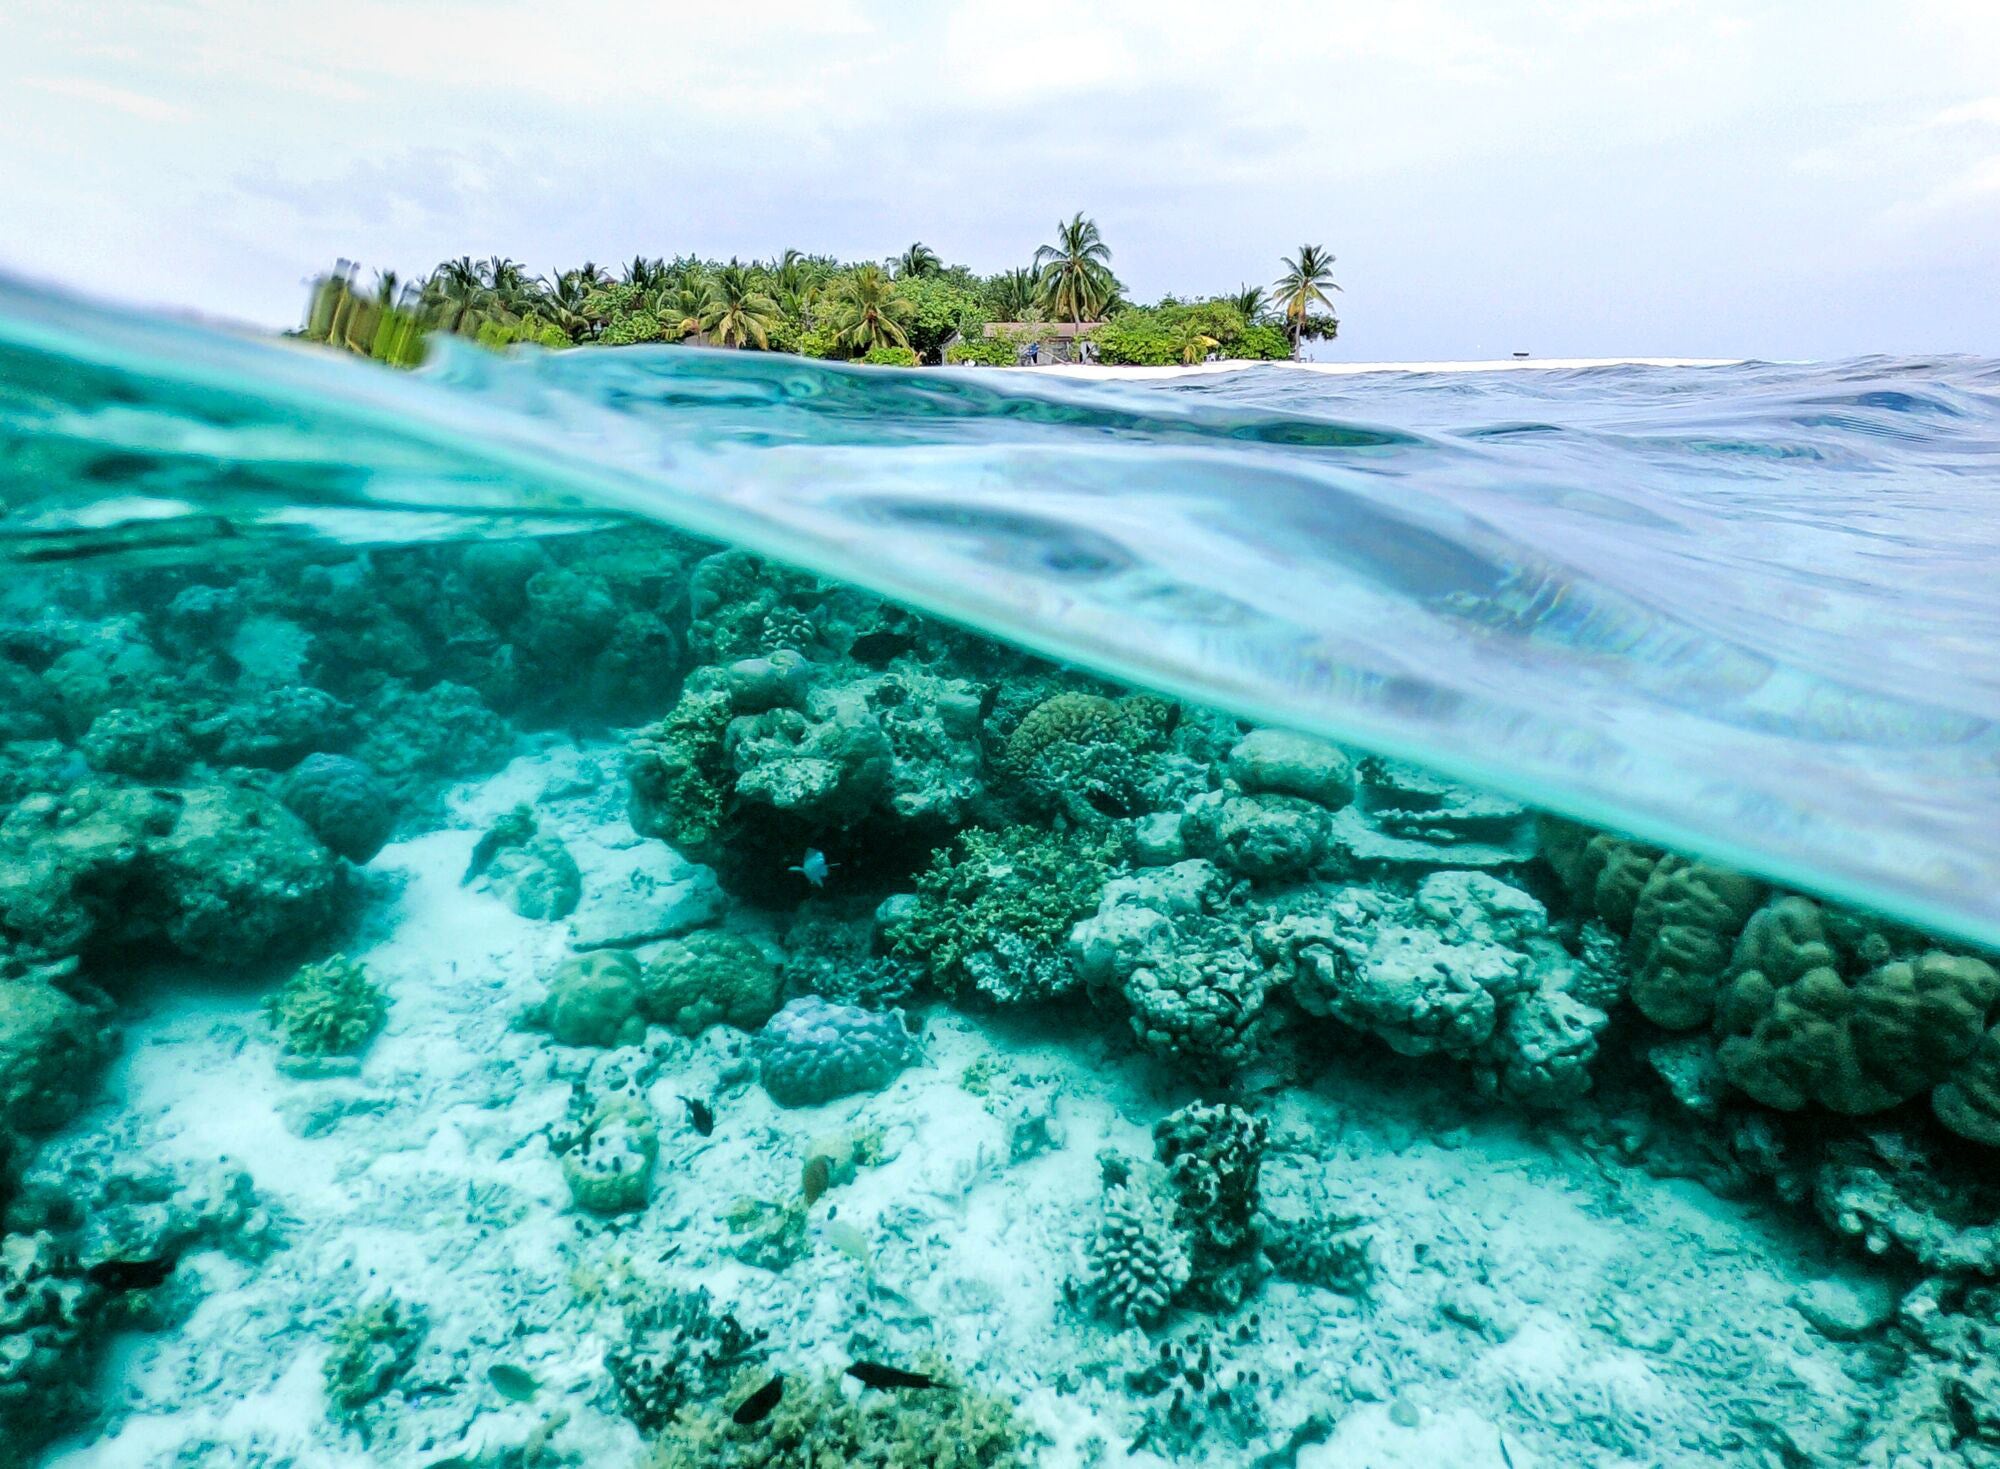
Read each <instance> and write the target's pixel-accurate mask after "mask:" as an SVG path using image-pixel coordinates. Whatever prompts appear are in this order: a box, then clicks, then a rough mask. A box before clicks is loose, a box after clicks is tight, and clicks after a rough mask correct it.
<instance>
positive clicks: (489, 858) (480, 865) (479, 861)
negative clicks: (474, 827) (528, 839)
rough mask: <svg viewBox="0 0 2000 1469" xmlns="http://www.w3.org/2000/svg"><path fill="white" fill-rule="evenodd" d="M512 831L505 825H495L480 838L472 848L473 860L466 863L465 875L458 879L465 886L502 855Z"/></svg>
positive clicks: (459, 883) (461, 885) (460, 884)
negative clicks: (502, 849) (501, 850)
mask: <svg viewBox="0 0 2000 1469" xmlns="http://www.w3.org/2000/svg"><path fill="white" fill-rule="evenodd" d="M510 835H511V834H510V833H509V832H508V831H507V830H506V829H505V828H504V827H498V826H496V827H494V828H493V830H491V831H489V832H487V833H486V834H485V835H483V836H481V837H480V838H479V841H478V843H477V844H476V845H475V846H474V847H473V849H472V860H471V861H470V862H468V863H466V865H465V876H463V877H461V878H460V879H459V880H458V885H459V886H460V887H465V886H467V885H468V884H470V883H471V882H472V880H473V879H474V878H476V877H478V876H479V875H480V874H481V873H483V872H484V871H486V869H487V868H488V867H490V866H492V865H493V859H494V858H495V857H497V856H499V855H500V849H501V848H502V847H504V846H506V845H507V844H508V841H509V837H510Z"/></svg>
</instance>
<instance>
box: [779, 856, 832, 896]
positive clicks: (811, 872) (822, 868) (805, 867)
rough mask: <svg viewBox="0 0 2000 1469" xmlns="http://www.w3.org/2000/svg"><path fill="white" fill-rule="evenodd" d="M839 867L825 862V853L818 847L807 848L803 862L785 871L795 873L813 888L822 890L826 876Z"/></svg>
mask: <svg viewBox="0 0 2000 1469" xmlns="http://www.w3.org/2000/svg"><path fill="white" fill-rule="evenodd" d="M839 865H840V864H839V863H837V862H829V861H827V860H826V853H824V852H822V851H821V850H820V849H819V848H818V847H807V848H806V857H805V861H803V862H801V863H799V864H798V865H797V866H796V867H787V868H786V869H785V871H787V872H796V873H797V874H798V875H799V876H800V877H803V878H804V879H805V880H806V881H807V882H809V883H811V884H812V885H813V886H814V887H816V888H823V887H825V886H826V878H827V874H828V873H830V872H832V871H833V869H834V868H835V867H837V866H839Z"/></svg>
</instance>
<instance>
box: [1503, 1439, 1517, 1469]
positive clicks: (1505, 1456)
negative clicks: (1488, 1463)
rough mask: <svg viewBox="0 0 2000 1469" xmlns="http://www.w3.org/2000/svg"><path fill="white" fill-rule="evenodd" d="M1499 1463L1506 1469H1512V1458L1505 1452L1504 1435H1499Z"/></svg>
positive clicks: (1505, 1440) (1505, 1441)
mask: <svg viewBox="0 0 2000 1469" xmlns="http://www.w3.org/2000/svg"><path fill="white" fill-rule="evenodd" d="M1500 1461H1501V1462H1502V1463H1503V1464H1505V1465H1506V1466H1507V1469H1514V1456H1513V1455H1512V1454H1510V1453H1508V1452H1507V1435H1506V1434H1504V1433H1503V1434H1501V1435H1500Z"/></svg>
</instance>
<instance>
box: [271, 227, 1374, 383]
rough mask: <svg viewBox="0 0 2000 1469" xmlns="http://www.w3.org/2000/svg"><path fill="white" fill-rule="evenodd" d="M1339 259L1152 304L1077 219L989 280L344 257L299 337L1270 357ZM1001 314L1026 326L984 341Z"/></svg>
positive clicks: (829, 352)
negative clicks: (1054, 327)
mask: <svg viewBox="0 0 2000 1469" xmlns="http://www.w3.org/2000/svg"><path fill="white" fill-rule="evenodd" d="M1332 261H1333V257H1332V256H1331V255H1329V254H1328V253H1327V252H1326V251H1325V250H1324V249H1322V248H1321V247H1320V246H1317V245H1305V246H1302V247H1300V250H1299V253H1298V255H1297V256H1296V257H1293V258H1287V259H1286V260H1285V261H1284V266H1285V270H1284V273H1283V274H1282V275H1281V276H1280V277H1279V279H1278V280H1277V282H1276V283H1275V284H1274V286H1273V287H1272V291H1271V294H1270V295H1269V296H1268V297H1267V295H1266V293H1265V292H1264V291H1263V290H1261V289H1260V288H1258V287H1255V286H1249V285H1245V286H1243V287H1240V288H1239V289H1237V290H1235V291H1230V292H1224V293H1222V294H1219V295H1216V296H1212V297H1201V298H1198V299H1180V298H1177V297H1174V296H1168V297H1166V298H1165V299H1163V300H1162V301H1160V302H1159V303H1158V304H1157V305H1153V306H1142V305H1139V304H1137V303H1135V302H1131V301H1128V300H1126V299H1125V296H1124V294H1123V291H1124V288H1123V286H1122V285H1121V284H1120V282H1119V280H1118V277H1117V276H1116V275H1114V274H1113V273H1112V270H1111V249H1110V247H1109V246H1108V245H1107V244H1106V243H1105V241H1104V238H1103V236H1102V234H1101V233H1100V232H1099V230H1098V227H1097V222H1096V221H1095V220H1093V219H1090V218H1088V217H1086V216H1085V215H1083V214H1081V213H1079V214H1076V215H1073V216H1072V217H1071V218H1069V219H1068V220H1066V221H1062V222H1059V223H1058V225H1057V227H1056V234H1055V238H1054V240H1053V241H1052V242H1051V243H1049V244H1046V245H1043V246H1042V247H1041V248H1040V249H1038V250H1037V251H1036V252H1035V258H1034V262H1033V264H1032V265H1028V266H1021V267H1016V268H1013V269H1009V270H1002V271H998V272H996V273H994V274H992V275H988V276H981V275H978V274H976V273H975V272H973V271H972V270H970V269H968V268H967V267H965V266H963V265H947V264H946V263H945V262H944V260H943V259H942V257H940V256H939V255H938V253H937V251H935V250H933V249H932V248H931V247H930V246H928V245H926V244H924V243H923V242H922V241H921V240H919V241H917V242H915V243H913V244H912V245H910V246H909V247H908V248H907V249H905V250H903V251H902V252H901V253H900V254H898V255H895V256H893V257H891V258H890V259H889V260H888V261H887V263H886V268H885V266H884V265H883V264H878V263H876V262H874V261H858V262H845V261H840V260H836V259H834V258H833V257H831V256H826V255H808V254H805V253H804V252H802V251H799V250H787V251H785V253H784V254H783V255H781V256H779V257H778V258H777V259H775V260H753V261H743V260H738V259H733V258H732V259H730V260H728V261H726V262H725V261H717V260H701V259H697V258H696V257H694V256H691V255H684V256H678V257H675V258H674V259H671V260H668V259H663V258H659V257H648V256H644V255H638V256H634V257H633V258H632V259H631V260H630V261H628V262H627V263H626V264H625V265H623V266H622V267H620V268H619V269H618V271H617V272H616V273H614V272H612V271H610V270H607V269H605V268H604V267H602V266H600V265H598V264H596V263H595V262H594V261H585V262H584V263H583V264H582V265H580V266H576V267H574V268H572V269H568V270H561V271H557V272H556V273H555V274H554V275H553V276H548V277H544V276H537V275H530V274H529V273H528V270H527V267H525V266H523V265H522V264H521V263H520V262H519V261H516V260H511V259H508V258H507V257H505V256H499V255H494V256H489V257H488V258H486V259H485V260H474V259H473V258H472V257H471V256H468V255H462V256H460V257H459V258H458V259H456V260H447V261H444V262H442V263H441V264H439V265H438V266H437V268H436V269H435V270H433V271H432V272H431V273H430V274H429V275H428V276H425V277H423V278H422V279H421V280H417V281H406V280H404V279H402V278H401V277H399V276H398V275H397V274H396V273H395V272H393V271H384V272H382V273H381V274H380V275H378V276H377V277H376V280H375V283H374V285H373V287H372V288H364V287H362V286H361V285H360V284H358V282H357V279H356V276H357V270H356V267H355V266H354V265H353V264H352V263H351V262H349V261H345V260H343V261H340V262H339V263H338V264H337V265H336V267H335V268H334V270H333V271H332V272H330V273H329V274H327V275H325V276H323V277H321V278H320V279H319V280H318V281H316V282H315V283H314V286H313V292H312V298H311V301H310V303H309V305H308V308H307V312H306V320H305V324H304V326H303V327H302V328H301V329H300V331H299V333H298V335H300V336H302V337H305V338H307V339H309V340H312V341H315V342H323V343H326V344H328V345H330V346H335V347H339V348H342V349H344V350H346V351H349V352H354V353H357V354H359V355H361V356H365V357H372V358H374V359H375V360H377V361H379V362H385V363H388V364H390V365H391V366H395V367H413V366H415V365H416V364H417V363H418V362H420V361H421V360H422V359H423V355H424V343H425V340H426V338H427V337H430V336H432V335H446V336H458V337H464V338H467V339H469V340H471V341H474V342H477V343H479V344H480V345H481V346H485V347H490V348H493V349H496V350H498V349H503V348H506V347H511V346H514V345H516V344H518V343H528V344H531V345H533V346H538V347H544V348H551V349H555V348H564V347H571V346H584V345H597V346H606V347H623V346H632V345H636V344H638V343H644V342H665V343H687V344H691V345H697V346H710V347H731V348H740V349H744V350H750V351H769V352H792V353H799V354H803V355H805V356H808V357H826V358H835V359H840V360H847V361H858V362H865V363H873V364H879V365H888V366H899V367H911V366H920V365H926V364H939V363H950V364H953V365H979V366H993V367H1005V366H1010V365H1012V364H1014V363H1015V362H1018V361H1019V360H1020V359H1021V354H1022V352H1023V351H1024V350H1025V349H1026V348H1027V347H1028V346H1029V345H1030V343H1032V342H1034V341H1036V340H1041V341H1042V343H1043V352H1044V355H1045V357H1052V356H1053V346H1054V341H1055V339H1054V337H1053V335H1052V334H1050V331H1049V328H1048V327H1047V325H1046V324H1047V323H1052V322H1061V323H1066V324H1067V326H1068V328H1069V329H1071V331H1072V332H1073V333H1080V336H1079V338H1078V340H1079V341H1080V343H1082V344H1083V345H1082V348H1081V350H1082V351H1083V353H1084V355H1086V356H1087V357H1091V358H1094V359H1095V360H1099V361H1103V362H1107V363H1114V364H1124V365H1133V366H1176V365H1183V364H1189V363H1195V362H1200V361H1203V360H1205V359H1207V358H1209V357H1211V356H1216V357H1223V358H1238V359H1250V360H1265V359H1271V358H1277V357H1284V356H1288V355H1296V353H1297V351H1298V348H1299V344H1300V343H1301V342H1303V341H1307V340H1311V339H1313V338H1319V337H1331V336H1333V335H1334V333H1335V331H1336V330H1337V328H1338V323H1337V322H1336V321H1335V319H1334V316H1333V314H1332V306H1331V303H1330V301H1329V298H1328V296H1327V292H1328V291H1330V290H1338V289H1339V287H1338V286H1336V285H1334V283H1333V280H1332V276H1331V273H1330V272H1331V265H1332ZM993 322H1008V323H1016V324H1017V325H1016V326H1015V328H1014V329H1013V330H1011V331H1009V332H1005V333H1000V334H997V335H995V336H993V337H988V336H986V335H985V332H986V328H987V326H988V325H989V324H990V323H993Z"/></svg>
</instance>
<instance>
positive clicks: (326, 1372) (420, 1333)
mask: <svg viewBox="0 0 2000 1469" xmlns="http://www.w3.org/2000/svg"><path fill="white" fill-rule="evenodd" d="M428 1325H429V1323H428V1322H427V1320H426V1319H425V1315H424V1313H423V1311H422V1310H420V1309H418V1308H416V1307H414V1306H410V1305H406V1304H404V1303H403V1302H401V1301H399V1300H397V1299H396V1298H395V1297H393V1296H383V1297H381V1298H380V1299H377V1300H373V1301H370V1302H368V1303H367V1304H365V1305H362V1306H360V1307H358V1308H356V1309H355V1310H353V1311H351V1312H349V1313H348V1314H347V1315H345V1316H343V1317H342V1318H341V1319H340V1320H339V1322H338V1323H336V1324H335V1326H334V1328H333V1332H332V1335H331V1336H330V1337H329V1339H328V1342H327V1353H326V1361H325V1363H324V1364H323V1365H322V1367H321V1369H320V1380H321V1383H322V1385H323V1386H324V1387H325V1390H326V1404H327V1411H328V1412H329V1413H331V1414H332V1415H333V1416H335V1417H338V1418H353V1417H354V1416H356V1415H357V1414H359V1413H360V1412H362V1410H364V1409H365V1408H367V1407H368V1406H369V1405H370V1404H371V1403H373V1402H375V1401H376V1400H377V1399H379V1398H381V1397H382V1396H384V1395H385V1394H387V1393H388V1392H390V1391H391V1390H392V1389H393V1388H394V1387H395V1386H396V1384H397V1382H398V1380H399V1379H400V1378H401V1377H402V1376H403V1374H404V1373H406V1372H408V1371H409V1370H410V1366H411V1364H412V1363H413V1362H414V1361H415V1360H416V1355H417V1351H418V1349H419V1348H421V1347H422V1346H423V1342H424V1334H425V1332H426V1330H427V1329H428Z"/></svg>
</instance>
